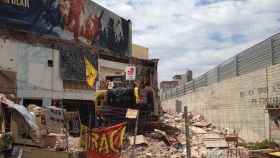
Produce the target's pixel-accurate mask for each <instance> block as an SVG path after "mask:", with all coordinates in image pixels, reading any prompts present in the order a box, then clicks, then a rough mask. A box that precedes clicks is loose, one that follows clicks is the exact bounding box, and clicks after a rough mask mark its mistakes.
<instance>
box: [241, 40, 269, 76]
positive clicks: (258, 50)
mask: <svg viewBox="0 0 280 158" xmlns="http://www.w3.org/2000/svg"><path fill="white" fill-rule="evenodd" d="M271 63H272V53H271V44H270V40H265V41H263V42H261V43H259V44H257V45H255V46H253V47H251V48H249V49H247V50H245V51H244V52H242V53H240V54H239V55H238V70H239V71H238V74H239V75H243V74H246V73H250V72H252V71H254V70H258V69H261V68H265V67H266V66H267V65H271Z"/></svg>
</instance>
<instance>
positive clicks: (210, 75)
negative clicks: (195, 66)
mask: <svg viewBox="0 0 280 158" xmlns="http://www.w3.org/2000/svg"><path fill="white" fill-rule="evenodd" d="M206 74H207V85H211V84H213V83H217V82H218V68H217V67H216V68H214V69H212V70H210V71H208V72H207V73H206Z"/></svg>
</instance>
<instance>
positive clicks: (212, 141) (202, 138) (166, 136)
mask: <svg viewBox="0 0 280 158" xmlns="http://www.w3.org/2000/svg"><path fill="white" fill-rule="evenodd" d="M188 116H189V118H190V120H189V123H190V136H191V140H190V144H191V155H192V158H235V157H236V153H237V157H240V158H241V157H242V158H247V157H249V156H248V150H247V149H245V148H242V147H235V146H231V143H230V142H227V141H226V136H225V135H224V133H225V132H223V131H221V130H218V129H217V128H215V126H213V125H212V124H211V123H209V122H208V121H207V120H205V119H204V117H203V116H202V115H200V114H197V113H189V114H188ZM161 122H162V123H164V124H166V125H167V126H166V127H168V126H170V127H173V128H174V127H175V128H177V129H179V131H180V132H176V133H170V132H167V131H168V130H169V129H168V128H166V129H162V128H161V129H154V131H153V132H149V133H144V135H142V136H141V140H140V139H139V138H140V137H139V136H137V141H136V142H137V143H136V146H135V147H134V146H133V141H130V143H128V145H126V147H125V150H124V152H123V154H122V157H124V158H129V157H137V158H164V157H166V158H181V157H182V158H183V157H185V156H186V134H185V119H184V115H183V113H180V114H171V113H165V114H164V115H163V116H162V118H161ZM132 138H134V137H133V136H130V139H132ZM237 139H238V138H237ZM127 142H128V141H127Z"/></svg>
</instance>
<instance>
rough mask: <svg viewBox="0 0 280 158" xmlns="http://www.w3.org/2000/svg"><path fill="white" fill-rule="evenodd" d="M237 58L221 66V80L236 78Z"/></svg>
mask: <svg viewBox="0 0 280 158" xmlns="http://www.w3.org/2000/svg"><path fill="white" fill-rule="evenodd" d="M235 63H236V62H235V58H230V59H229V60H227V61H226V62H224V63H223V64H222V65H220V80H221V81H222V80H225V79H228V78H232V77H234V76H236V64H235Z"/></svg>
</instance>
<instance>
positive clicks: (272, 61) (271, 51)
mask: <svg viewBox="0 0 280 158" xmlns="http://www.w3.org/2000/svg"><path fill="white" fill-rule="evenodd" d="M269 47H270V49H269V50H270V53H271V65H274V64H275V62H274V51H273V45H272V38H270V39H269Z"/></svg>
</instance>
